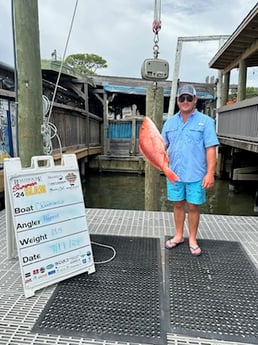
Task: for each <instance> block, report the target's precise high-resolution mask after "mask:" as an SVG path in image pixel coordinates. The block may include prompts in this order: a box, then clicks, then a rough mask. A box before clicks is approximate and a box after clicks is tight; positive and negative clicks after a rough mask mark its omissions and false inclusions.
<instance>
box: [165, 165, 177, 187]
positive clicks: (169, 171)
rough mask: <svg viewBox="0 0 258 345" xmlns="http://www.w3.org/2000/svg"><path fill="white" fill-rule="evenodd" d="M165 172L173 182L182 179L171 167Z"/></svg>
mask: <svg viewBox="0 0 258 345" xmlns="http://www.w3.org/2000/svg"><path fill="white" fill-rule="evenodd" d="M164 174H165V175H166V177H167V178H168V179H169V181H170V182H171V183H174V182H175V181H180V178H179V177H178V176H177V175H176V174H175V173H174V171H172V170H171V169H169V168H167V169H165V170H164Z"/></svg>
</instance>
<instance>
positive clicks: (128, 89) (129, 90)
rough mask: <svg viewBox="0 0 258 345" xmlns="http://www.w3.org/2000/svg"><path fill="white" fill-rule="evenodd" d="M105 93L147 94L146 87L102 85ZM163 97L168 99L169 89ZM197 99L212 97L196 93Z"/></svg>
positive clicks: (200, 92)
mask: <svg viewBox="0 0 258 345" xmlns="http://www.w3.org/2000/svg"><path fill="white" fill-rule="evenodd" d="M103 88H104V90H105V91H106V92H113V93H125V94H131V95H142V96H145V95H146V92H147V88H146V87H134V86H124V85H110V84H108V85H103ZM163 90H164V91H163V92H164V97H170V92H171V91H170V89H163ZM196 93H197V97H198V98H200V99H206V100H213V99H214V97H213V95H211V94H210V93H209V92H207V91H198V90H197V91H196Z"/></svg>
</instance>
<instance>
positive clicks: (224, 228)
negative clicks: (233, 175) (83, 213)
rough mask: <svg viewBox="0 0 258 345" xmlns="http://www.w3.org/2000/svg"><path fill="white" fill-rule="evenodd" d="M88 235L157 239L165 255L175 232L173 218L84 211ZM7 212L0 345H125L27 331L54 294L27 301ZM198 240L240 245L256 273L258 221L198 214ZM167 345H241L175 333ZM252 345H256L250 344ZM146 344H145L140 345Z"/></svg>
mask: <svg viewBox="0 0 258 345" xmlns="http://www.w3.org/2000/svg"><path fill="white" fill-rule="evenodd" d="M87 221H88V226H89V230H90V233H91V234H107V235H108V234H109V235H118V236H119V235H121V236H139V237H158V238H160V240H161V247H162V254H164V250H163V244H164V237H165V236H166V235H171V234H173V233H174V225H173V219H172V216H171V213H169V212H149V211H131V210H107V209H88V210H87ZM5 232H6V227H5V210H3V211H1V212H0V239H1V241H0V260H1V267H0V344H1V345H24V344H26V345H32V344H34V345H44V344H48V345H102V344H103V345H129V343H125V342H118V341H112V342H110V341H106V340H104V341H96V340H95V339H85V338H79V337H78V338H77V337H72V336H54V335H39V334H35V333H32V332H31V329H32V327H33V326H34V324H35V322H36V320H37V318H38V317H39V315H40V313H41V311H42V310H43V308H44V307H45V305H46V304H47V302H48V300H49V298H50V297H51V295H52V293H53V292H54V290H55V286H51V287H48V288H45V289H42V290H40V291H38V292H37V293H36V295H35V296H34V297H32V298H29V299H25V297H24V295H23V288H22V284H21V280H20V269H19V264H18V261H17V260H14V259H13V260H8V259H7V257H6V235H5ZM198 235H199V238H202V239H215V240H216V239H217V240H225V241H239V242H241V244H242V245H243V247H244V249H245V251H246V253H247V254H248V256H249V257H250V259H251V260H252V261H253V263H254V265H255V266H256V268H258V217H244V216H221V215H202V216H201V221H200V227H199V233H198ZM167 343H168V345H227V344H232V345H243V343H242V342H240V341H239V342H225V341H216V340H213V339H202V338H199V337H187V336H180V335H177V334H172V333H171V334H168V335H167ZM249 344H250V345H254V344H252V343H249ZM142 345H145V344H142Z"/></svg>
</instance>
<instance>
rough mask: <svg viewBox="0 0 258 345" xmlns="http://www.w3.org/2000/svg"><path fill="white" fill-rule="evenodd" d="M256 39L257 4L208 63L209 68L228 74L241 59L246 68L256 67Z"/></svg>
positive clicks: (257, 48) (257, 51)
mask: <svg viewBox="0 0 258 345" xmlns="http://www.w3.org/2000/svg"><path fill="white" fill-rule="evenodd" d="M257 38H258V3H257V4H256V5H255V6H254V8H253V9H252V10H251V11H250V12H249V14H248V15H247V16H246V18H245V19H244V20H243V21H242V23H241V24H240V25H239V26H238V28H237V29H236V30H235V31H234V32H233V34H232V35H231V36H230V37H229V39H228V40H227V41H226V42H225V43H224V45H223V46H222V47H221V48H220V50H219V51H218V52H217V54H216V55H215V56H214V57H213V59H212V60H211V61H210V62H209V67H210V68H216V69H219V70H223V71H224V72H229V71H230V70H231V69H233V68H237V67H238V66H239V63H240V61H241V60H243V59H244V60H245V62H246V65H247V67H253V66H257V61H258V40H257Z"/></svg>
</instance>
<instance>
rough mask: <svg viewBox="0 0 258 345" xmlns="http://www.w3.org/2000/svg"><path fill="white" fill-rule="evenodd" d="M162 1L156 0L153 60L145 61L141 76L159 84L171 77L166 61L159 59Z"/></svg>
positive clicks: (153, 26)
mask: <svg viewBox="0 0 258 345" xmlns="http://www.w3.org/2000/svg"><path fill="white" fill-rule="evenodd" d="M160 14H161V0H155V7H154V20H153V23H152V31H153V33H154V46H153V56H154V57H153V58H152V59H151V58H150V59H145V60H144V62H143V64H142V68H141V75H142V78H143V79H146V80H151V81H153V82H158V81H162V80H166V79H167V78H168V75H169V64H168V62H167V61H166V60H162V59H159V58H158V56H159V45H158V42H159V31H160V29H161V20H160Z"/></svg>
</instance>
